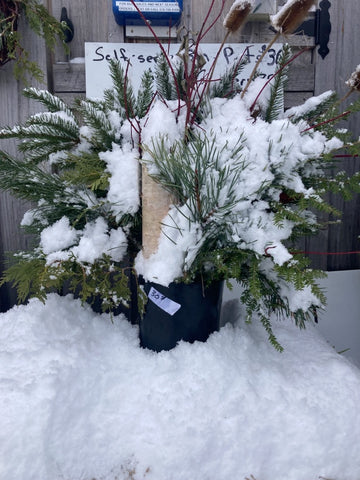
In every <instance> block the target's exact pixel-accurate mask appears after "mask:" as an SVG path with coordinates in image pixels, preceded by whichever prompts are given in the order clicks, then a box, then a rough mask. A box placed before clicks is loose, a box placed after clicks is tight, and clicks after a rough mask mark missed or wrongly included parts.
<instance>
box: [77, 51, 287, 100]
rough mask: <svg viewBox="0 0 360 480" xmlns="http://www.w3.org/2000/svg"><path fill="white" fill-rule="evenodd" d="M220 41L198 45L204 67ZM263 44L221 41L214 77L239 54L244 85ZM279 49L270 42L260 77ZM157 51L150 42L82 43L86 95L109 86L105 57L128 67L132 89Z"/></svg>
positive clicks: (98, 95) (267, 73) (265, 75)
mask: <svg viewBox="0 0 360 480" xmlns="http://www.w3.org/2000/svg"><path fill="white" fill-rule="evenodd" d="M219 48H220V45H219V44H217V43H206V44H202V45H201V53H202V55H203V56H204V58H205V60H206V62H207V63H206V65H205V67H204V69H205V70H206V68H210V67H211V64H212V62H213V60H214V59H215V57H216V55H217V52H218V50H219ZM265 48H266V45H265V44H262V43H256V44H252V45H248V44H242V43H232V44H230V43H229V44H225V45H224V46H223V48H222V50H221V52H220V56H219V59H218V61H217V64H216V69H215V72H214V77H213V78H216V77H217V76H219V75H220V74H221V73H223V72H225V70H226V68H228V67H230V65H231V64H233V63H234V62H236V61H239V59H240V58H241V57H242V56H243V58H245V59H246V60H247V61H248V63H247V65H245V67H244V69H243V70H242V72H241V76H240V77H239V78H237V79H236V80H237V82H239V84H240V85H244V84H245V83H246V81H247V79H248V78H249V76H250V73H251V71H252V69H253V67H254V65H255V62H256V61H257V59H258V58H259V56H260V55H261V53H262V52H263V51H264V49H265ZM281 50H282V45H281V44H275V45H273V48H271V49H270V50H269V52H268V53H267V54H266V55H265V57H264V59H263V61H262V62H261V65H260V68H259V72H261V76H262V77H263V78H269V77H270V76H271V75H273V74H274V73H275V71H276V67H277V64H278V62H279V56H280V53H281ZM178 51H179V45H178V44H172V45H170V47H169V56H170V57H171V58H175V57H176V54H177V53H178ZM159 55H160V48H159V46H158V45H156V44H151V43H143V44H141V43H96V42H88V43H85V67H86V94H87V97H89V98H101V97H102V96H103V92H104V90H105V89H107V88H111V86H112V84H111V78H110V74H109V60H110V59H116V60H118V61H119V62H121V63H122V65H123V67H124V69H126V68H127V65H128V62H130V67H129V69H128V75H129V80H130V82H131V84H132V86H133V88H134V90H135V91H136V90H137V89H138V88H139V86H140V81H141V75H142V74H143V72H144V71H145V70H149V69H150V70H152V71H154V67H155V65H156V61H157V59H158V57H159Z"/></svg>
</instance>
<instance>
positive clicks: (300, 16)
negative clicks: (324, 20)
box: [270, 0, 316, 35]
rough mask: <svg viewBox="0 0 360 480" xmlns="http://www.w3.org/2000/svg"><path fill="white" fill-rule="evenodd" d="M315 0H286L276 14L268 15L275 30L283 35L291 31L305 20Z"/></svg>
mask: <svg viewBox="0 0 360 480" xmlns="http://www.w3.org/2000/svg"><path fill="white" fill-rule="evenodd" d="M315 1H316V0H288V2H286V4H285V5H284V6H283V7H282V8H281V9H280V10H279V11H278V13H277V14H276V15H272V16H271V17H270V21H271V24H272V26H273V27H274V28H275V30H276V31H277V32H279V33H282V34H283V35H289V34H290V33H293V32H294V31H295V30H296V29H297V27H298V26H299V25H301V23H302V22H303V21H304V20H305V18H306V16H307V14H308V12H309V10H310V8H311V7H312V6H313V5H314V4H315Z"/></svg>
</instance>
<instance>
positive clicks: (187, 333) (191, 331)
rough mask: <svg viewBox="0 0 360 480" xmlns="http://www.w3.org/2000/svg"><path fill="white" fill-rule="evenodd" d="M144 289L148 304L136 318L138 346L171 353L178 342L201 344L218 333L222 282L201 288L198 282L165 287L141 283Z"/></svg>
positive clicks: (172, 284)
mask: <svg viewBox="0 0 360 480" xmlns="http://www.w3.org/2000/svg"><path fill="white" fill-rule="evenodd" d="M144 287H145V292H146V294H147V295H148V302H147V304H146V309H145V313H144V316H143V318H141V319H140V344H141V346H142V347H144V348H148V349H150V350H154V351H156V352H160V351H162V350H171V349H172V348H174V347H175V346H176V345H177V343H178V342H179V341H180V340H185V341H187V342H191V343H192V342H195V341H197V340H198V341H201V342H205V341H206V340H207V339H208V337H209V335H210V334H211V333H213V332H215V331H217V330H219V326H220V313H221V302H222V292H223V282H214V283H213V284H211V285H210V286H209V287H207V288H205V289H204V286H203V285H202V283H192V284H184V283H171V284H170V285H169V286H168V287H163V286H162V285H159V284H157V283H145V286H144ZM176 304H177V305H178V306H176ZM176 309H177V311H176V312H174V310H176Z"/></svg>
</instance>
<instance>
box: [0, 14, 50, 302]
mask: <svg viewBox="0 0 360 480" xmlns="http://www.w3.org/2000/svg"><path fill="white" fill-rule="evenodd" d="M19 31H20V32H21V34H22V36H23V39H24V44H25V45H27V46H28V50H29V51H30V53H31V55H30V59H31V60H34V61H36V62H37V63H38V64H39V66H40V67H41V69H42V70H43V72H44V82H43V83H37V82H32V84H33V85H34V86H37V87H40V88H47V65H46V50H45V46H44V42H43V41H42V40H41V39H39V38H38V37H37V36H36V35H35V34H34V33H33V32H32V31H30V30H29V28H28V27H27V25H26V24H25V23H24V21H23V19H21V20H20V22H19ZM29 45H30V47H29ZM23 88H24V85H23V84H22V83H21V82H18V81H16V80H15V79H14V75H13V64H12V63H11V62H9V63H7V64H6V65H5V66H4V67H1V69H0V106H1V108H0V127H2V126H5V125H6V126H13V125H15V124H18V123H21V122H23V121H24V120H25V119H26V118H27V117H28V116H29V115H30V114H32V113H35V112H39V111H41V107H40V106H39V105H38V104H36V103H35V102H33V101H31V100H28V99H26V98H25V97H23V95H22V90H23ZM0 149H2V150H6V151H7V152H8V153H10V154H11V155H16V151H17V149H16V143H15V141H12V140H1V141H0ZM29 207H30V205H29V203H27V202H23V201H20V200H17V199H16V198H14V197H12V196H11V195H10V194H9V193H8V192H0V248H1V250H0V269H3V268H4V264H5V257H6V252H15V251H17V250H26V249H28V248H29V242H30V241H31V239H30V237H28V236H26V235H24V234H23V232H22V231H21V228H20V222H21V220H22V217H23V214H24V212H25V211H26V210H28V209H29ZM0 274H1V270H0ZM0 300H1V301H0V310H6V309H7V308H9V307H11V306H12V305H13V304H14V303H16V295H15V292H14V290H13V289H11V288H10V287H9V286H7V285H6V286H4V287H2V289H1V295H0Z"/></svg>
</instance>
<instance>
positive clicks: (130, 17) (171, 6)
mask: <svg viewBox="0 0 360 480" xmlns="http://www.w3.org/2000/svg"><path fill="white" fill-rule="evenodd" d="M135 3H136V6H137V7H138V9H139V10H140V11H141V13H142V14H143V15H144V17H145V18H146V20H149V22H150V23H151V25H160V26H161V25H163V26H173V25H176V24H177V23H178V22H179V20H180V17H181V13H182V8H183V0H152V1H151V2H150V1H147V0H136V1H135ZM113 12H114V16H115V19H116V22H117V23H118V24H119V25H144V20H143V19H142V18H141V15H140V13H139V12H138V10H137V9H136V7H135V6H134V4H133V3H132V2H131V1H130V0H113Z"/></svg>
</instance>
